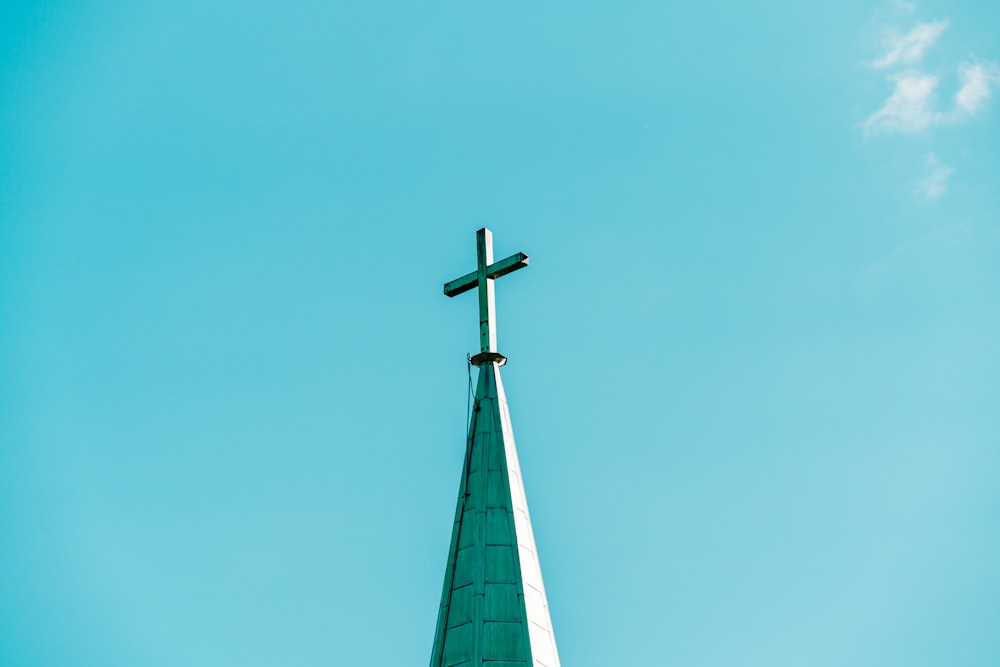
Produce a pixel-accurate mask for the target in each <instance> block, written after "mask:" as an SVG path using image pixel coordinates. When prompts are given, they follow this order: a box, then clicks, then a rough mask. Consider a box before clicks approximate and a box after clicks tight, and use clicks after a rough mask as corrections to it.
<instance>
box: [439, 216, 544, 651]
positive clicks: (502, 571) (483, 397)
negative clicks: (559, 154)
mask: <svg viewBox="0 0 1000 667" xmlns="http://www.w3.org/2000/svg"><path fill="white" fill-rule="evenodd" d="M476 238H477V241H478V243H477V245H478V253H477V254H478V259H479V262H478V268H477V270H476V271H475V272H474V273H470V274H468V275H466V276H463V277H462V278H459V279H458V280H454V281H452V282H450V283H448V284H446V285H445V294H447V295H448V296H455V295H456V294H460V293H462V292H464V291H467V290H470V289H472V288H473V287H478V288H479V297H480V342H481V350H480V353H479V354H477V355H476V356H475V357H473V359H472V360H473V363H475V364H476V365H477V366H478V367H479V383H478V386H477V388H476V396H475V407H474V410H473V416H472V422H471V424H470V425H469V436H468V440H467V442H466V451H465V464H464V466H463V469H462V479H461V483H460V485H459V492H458V506H457V508H456V510H455V526H454V529H453V531H452V536H451V548H450V549H449V551H448V566H447V569H446V571H445V578H444V590H443V592H442V594H441V608H440V610H439V612H438V622H437V631H436V632H435V636H434V649H433V652H432V655H431V663H430V664H431V667H515V666H517V667H559V654H558V652H557V650H556V642H555V635H554V634H553V632H552V621H551V618H550V616H549V608H548V601H547V599H546V597H545V587H544V585H543V584H542V571H541V567H540V566H539V561H538V551H537V549H536V548H535V538H534V534H533V533H532V528H531V518H530V515H529V514H528V504H527V501H526V499H525V493H524V484H523V482H522V480H521V467H520V464H519V463H518V459H517V448H516V447H515V445H514V432H513V429H512V428H511V422H510V412H509V410H508V407H507V398H506V395H505V394H504V389H503V383H502V381H501V379H500V366H502V365H503V363H504V362H505V361H506V359H505V358H504V357H503V356H502V355H500V354H499V353H497V351H496V322H495V317H496V315H495V307H494V300H493V280H494V279H496V278H498V277H500V276H502V275H505V274H506V273H510V272H511V271H515V270H517V269H519V268H522V267H524V266H527V264H528V257H527V255H525V254H523V253H517V254H516V255H512V256H511V257H509V258H507V259H505V260H501V261H500V262H496V263H494V262H493V261H492V260H493V257H492V255H493V252H492V236H491V234H490V231H489V230H488V229H481V230H479V231H478V232H477V234H476Z"/></svg>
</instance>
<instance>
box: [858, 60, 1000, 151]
mask: <svg viewBox="0 0 1000 667" xmlns="http://www.w3.org/2000/svg"><path fill="white" fill-rule="evenodd" d="M957 72H958V78H959V81H960V85H959V89H958V92H956V93H955V99H954V106H953V107H952V108H951V109H949V110H947V111H937V110H935V109H934V108H933V107H934V103H935V101H936V100H937V94H936V93H937V87H938V78H937V77H936V76H933V75H931V74H925V73H923V72H907V73H904V74H895V75H892V76H890V77H889V79H890V80H891V81H893V82H894V83H895V87H894V89H893V91H892V94H891V95H889V99H887V100H886V101H885V104H883V105H882V108H881V109H879V110H878V111H876V112H875V113H873V114H872V115H871V116H869V117H868V118H867V119H865V122H864V123H862V127H863V128H864V130H865V132H867V133H868V134H876V133H879V132H900V133H905V134H916V133H918V132H923V131H924V130H926V129H928V128H930V127H932V126H935V125H943V124H947V123H960V122H962V121H964V120H967V119H969V118H971V117H972V116H974V115H976V114H977V113H979V112H980V111H982V109H983V108H984V107H985V105H986V102H987V101H988V100H989V99H990V97H991V96H992V86H994V85H996V84H997V83H1000V67H998V66H997V65H996V64H995V63H969V62H963V63H962V64H961V65H959V66H958V70H957Z"/></svg>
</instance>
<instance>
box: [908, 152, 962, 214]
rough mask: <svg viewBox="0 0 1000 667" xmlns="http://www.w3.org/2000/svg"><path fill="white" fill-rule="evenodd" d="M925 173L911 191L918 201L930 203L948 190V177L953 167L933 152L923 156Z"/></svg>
mask: <svg viewBox="0 0 1000 667" xmlns="http://www.w3.org/2000/svg"><path fill="white" fill-rule="evenodd" d="M924 164H925V165H926V167H927V175H926V176H924V177H923V178H921V179H920V180H919V181H917V182H916V184H915V186H914V188H913V192H914V194H915V195H916V197H917V199H918V200H919V201H922V202H924V203H927V204H930V203H933V202H935V201H937V200H938V199H940V198H941V197H943V196H944V194H945V193H946V192H948V179H949V178H950V177H951V175H952V174H953V173H954V172H955V169H954V168H952V167H949V166H948V165H946V164H944V163H943V162H941V160H939V159H938V156H937V155H935V154H934V153H928V154H927V156H926V157H925V158H924Z"/></svg>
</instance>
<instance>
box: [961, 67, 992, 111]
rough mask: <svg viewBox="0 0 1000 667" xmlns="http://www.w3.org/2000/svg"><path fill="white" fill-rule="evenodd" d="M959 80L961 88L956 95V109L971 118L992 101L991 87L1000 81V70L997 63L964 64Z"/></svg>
mask: <svg viewBox="0 0 1000 667" xmlns="http://www.w3.org/2000/svg"><path fill="white" fill-rule="evenodd" d="M958 78H959V81H961V86H960V87H959V89H958V92H957V93H955V109H956V111H959V112H962V113H965V114H968V115H970V116H971V115H974V114H976V113H978V112H979V110H980V109H981V108H982V107H983V105H984V104H985V103H986V101H987V100H988V99H990V92H991V91H990V86H991V85H992V84H995V83H997V82H998V81H1000V68H998V67H997V65H996V64H995V63H987V64H983V63H962V64H961V65H959V66H958Z"/></svg>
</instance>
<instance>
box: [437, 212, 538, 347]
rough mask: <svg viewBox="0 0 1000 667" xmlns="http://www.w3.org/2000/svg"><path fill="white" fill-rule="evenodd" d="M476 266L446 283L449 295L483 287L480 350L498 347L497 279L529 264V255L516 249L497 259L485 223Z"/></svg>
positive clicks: (477, 240) (478, 236)
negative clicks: (494, 260)
mask: <svg viewBox="0 0 1000 667" xmlns="http://www.w3.org/2000/svg"><path fill="white" fill-rule="evenodd" d="M476 260H477V261H476V270H475V271H474V272H473V273H467V274H466V275H464V276H462V277H461V278H457V279H455V280H452V281H451V282H448V283H445V285H444V293H445V295H446V296H456V295H458V294H462V293H463V292H468V291H469V290H471V289H472V288H473V287H478V288H479V347H480V352H496V351H497V322H496V319H497V317H496V300H495V298H494V296H493V281H494V280H496V279H497V278H499V277H500V276H505V275H507V274H508V273H512V272H514V271H517V270H518V269H523V268H524V267H526V266H527V265H528V256H527V255H525V254H524V253H523V252H519V253H515V254H513V255H511V256H510V257H507V258H506V259H501V260H500V261H499V262H496V263H494V262H493V232H491V231H490V230H488V229H486V228H485V227H484V228H482V229H480V230H479V231H477V232H476Z"/></svg>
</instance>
